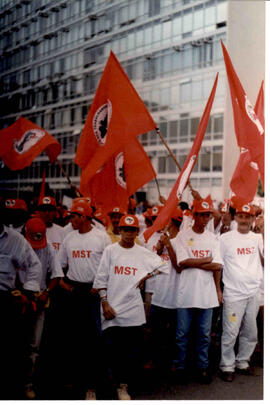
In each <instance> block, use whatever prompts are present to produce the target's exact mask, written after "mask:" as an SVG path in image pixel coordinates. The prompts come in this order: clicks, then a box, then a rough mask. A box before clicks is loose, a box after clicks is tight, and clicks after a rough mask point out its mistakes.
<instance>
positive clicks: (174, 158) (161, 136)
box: [155, 127, 194, 191]
mask: <svg viewBox="0 0 270 405" xmlns="http://www.w3.org/2000/svg"><path fill="white" fill-rule="evenodd" d="M155 129H156V133H157V134H158V135H159V136H160V139H161V140H162V142H163V143H164V145H165V147H166V149H167V151H168V152H169V154H170V156H171V158H172V159H173V160H174V162H175V164H176V166H177V167H178V169H179V172H181V170H182V169H181V166H180V165H179V162H178V161H177V159H176V157H175V154H174V153H173V151H172V150H171V148H170V147H169V145H168V143H167V142H166V139H165V138H164V136H163V135H162V133H161V132H160V129H159V128H158V127H157V128H155ZM187 185H188V186H189V189H190V191H194V188H193V187H192V185H191V184H190V181H189V180H188V182H187Z"/></svg>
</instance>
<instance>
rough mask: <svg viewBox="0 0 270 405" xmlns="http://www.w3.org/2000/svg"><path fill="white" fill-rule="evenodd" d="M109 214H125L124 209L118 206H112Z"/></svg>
mask: <svg viewBox="0 0 270 405" xmlns="http://www.w3.org/2000/svg"><path fill="white" fill-rule="evenodd" d="M111 214H121V215H125V212H124V210H122V209H121V208H120V207H113V208H112V209H111V210H110V211H109V212H108V215H109V216H110V215H111Z"/></svg>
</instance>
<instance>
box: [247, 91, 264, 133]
mask: <svg viewBox="0 0 270 405" xmlns="http://www.w3.org/2000/svg"><path fill="white" fill-rule="evenodd" d="M245 99H246V101H245V107H246V112H247V115H248V116H249V118H250V119H251V121H252V122H254V124H255V125H256V127H257V128H258V131H259V132H260V134H261V135H262V134H263V133H264V129H263V127H262V124H261V123H260V120H259V119H258V118H257V117H256V114H255V112H254V109H253V107H252V104H251V102H250V101H249V99H248V98H247V95H246V94H245Z"/></svg>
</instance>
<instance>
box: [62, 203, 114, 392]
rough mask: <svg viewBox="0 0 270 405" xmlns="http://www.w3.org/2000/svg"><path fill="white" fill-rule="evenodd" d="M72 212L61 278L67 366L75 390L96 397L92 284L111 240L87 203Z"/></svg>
mask: <svg viewBox="0 0 270 405" xmlns="http://www.w3.org/2000/svg"><path fill="white" fill-rule="evenodd" d="M70 215H71V223H72V226H73V229H74V230H73V231H72V232H70V233H69V234H68V235H67V236H66V237H65V239H64V241H63V244H62V246H61V248H60V252H59V256H60V262H61V265H62V268H63V269H66V270H65V271H66V277H65V278H64V279H61V281H60V286H61V287H62V288H63V289H64V295H63V302H64V303H65V318H64V319H65V322H66V325H64V328H66V329H67V330H66V337H65V339H66V345H67V348H68V351H69V356H68V357H69V360H70V361H69V364H66V368H67V369H68V368H69V370H70V372H71V374H72V375H71V378H72V379H73V386H74V389H79V390H82V391H87V392H86V397H85V398H86V399H94V398H95V395H96V394H95V389H96V388H97V384H98V382H99V381H98V377H99V362H98V355H99V349H98V345H99V335H100V330H99V327H100V318H99V310H100V304H99V297H98V294H97V295H96V294H95V292H94V290H92V287H93V281H94V278H95V275H96V273H97V269H98V266H99V263H100V259H101V256H102V253H103V251H104V249H105V247H106V246H107V245H109V244H110V243H111V241H110V238H109V236H108V235H107V234H106V233H105V232H103V231H100V230H99V229H97V228H96V227H93V226H92V224H91V217H92V208H91V207H90V205H89V204H88V203H87V202H85V201H81V202H80V201H78V202H75V203H74V204H73V205H72V207H71V209H70ZM93 348H95V349H94V350H93ZM70 365H71V367H72V369H70ZM86 370H88V372H87V373H86Z"/></svg>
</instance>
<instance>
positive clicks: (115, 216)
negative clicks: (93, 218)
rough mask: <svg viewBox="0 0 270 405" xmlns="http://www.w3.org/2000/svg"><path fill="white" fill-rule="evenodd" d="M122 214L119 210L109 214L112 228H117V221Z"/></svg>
mask: <svg viewBox="0 0 270 405" xmlns="http://www.w3.org/2000/svg"><path fill="white" fill-rule="evenodd" d="M122 216H123V214H120V212H113V213H112V214H111V215H110V218H111V223H112V226H113V229H117V228H118V225H119V221H120V218H121V217H122Z"/></svg>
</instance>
